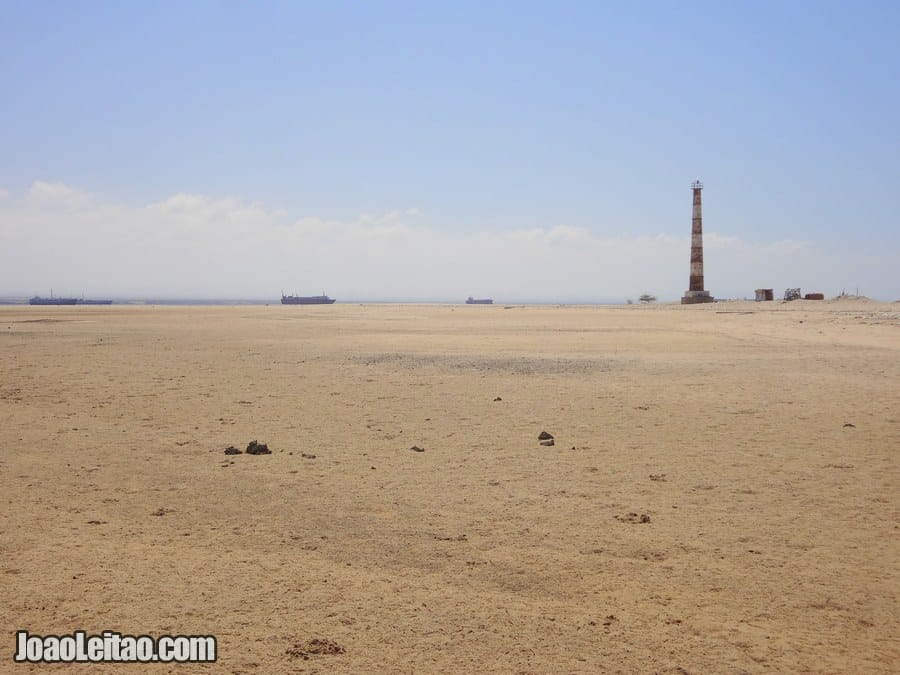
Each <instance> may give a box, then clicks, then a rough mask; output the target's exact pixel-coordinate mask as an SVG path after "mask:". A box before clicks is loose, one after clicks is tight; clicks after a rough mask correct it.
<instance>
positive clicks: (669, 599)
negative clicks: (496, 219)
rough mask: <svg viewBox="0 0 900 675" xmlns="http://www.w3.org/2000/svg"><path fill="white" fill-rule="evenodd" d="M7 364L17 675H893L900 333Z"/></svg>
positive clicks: (242, 317) (299, 327)
mask: <svg viewBox="0 0 900 675" xmlns="http://www.w3.org/2000/svg"><path fill="white" fill-rule="evenodd" d="M0 333H2V335H0V420H2V421H3V432H4V433H3V437H4V449H3V452H2V453H0V484H2V486H3V487H2V496H3V502H4V509H3V514H2V521H0V522H2V525H0V530H2V533H0V542H2V547H0V577H2V584H0V617H2V627H3V634H4V635H5V638H4V639H5V641H6V657H4V658H6V659H7V665H6V666H4V667H3V668H2V670H4V671H5V672H12V671H14V672H31V671H37V670H40V669H41V668H40V667H38V666H35V665H14V664H13V663H12V656H13V654H12V652H13V649H14V644H15V632H16V631H17V630H29V631H31V632H33V633H36V634H41V635H47V634H68V633H72V632H73V631H75V630H78V629H83V630H86V631H88V633H99V632H100V631H102V630H104V629H111V630H116V631H119V632H122V633H133V634H143V633H147V634H151V635H161V634H202V635H207V634H213V635H215V636H217V638H218V654H219V660H218V663H216V664H215V665H206V666H199V665H192V666H184V665H182V666H177V665H162V664H159V665H156V666H153V667H152V668H151V671H152V672H160V673H161V672H173V673H174V672H179V673H185V672H229V673H282V672H284V673H291V672H306V673H312V672H322V673H324V672H346V673H362V672H387V673H427V672H441V673H461V672H473V671H476V670H477V671H484V672H498V673H501V672H502V673H551V672H570V673H594V672H623V673H632V672H658V673H714V672H718V673H768V672H809V673H890V672H897V671H898V669H900V607H898V592H900V566H898V561H900V468H898V449H900V358H898V357H900V304H898V303H878V302H874V301H866V300H834V301H825V302H812V301H797V302H793V303H786V304H785V303H780V302H768V303H753V302H728V303H716V304H714V305H702V306H700V305H697V306H691V307H682V306H680V305H651V306H621V307H572V306H559V307H557V306H519V305H517V306H503V305H493V306H470V307H467V306H462V305H460V306H450V305H375V304H373V305H352V304H336V305H333V306H326V307H305V306H302V307H283V306H281V305H277V306H276V305H273V306H243V307H159V306H115V305H114V306H110V307H79V306H75V307H21V306H20V307H2V308H0ZM542 431H546V432H548V433H549V434H551V435H552V436H553V437H554V445H553V446H545V445H541V444H540V442H539V441H538V435H539V434H540V433H541V432H542ZM254 439H255V440H258V441H259V442H261V443H266V444H268V446H269V448H271V450H272V454H270V455H257V456H252V455H247V454H238V455H233V456H229V455H225V454H224V450H225V448H227V447H228V446H236V447H237V448H239V449H241V450H243V449H244V448H245V447H246V446H247V444H248V442H250V441H251V440H254ZM413 446H416V447H417V448H419V449H421V450H423V451H422V452H419V451H416V450H412V449H411V448H412V447H413ZM317 639H318V640H327V641H330V642H329V643H328V644H333V645H335V646H336V648H335V649H334V651H336V652H339V653H333V654H315V653H309V652H310V651H311V648H310V645H311V642H310V641H312V640H317ZM338 648H339V649H338ZM312 651H314V650H312ZM304 653H305V655H306V658H304ZM59 668H61V669H65V670H66V672H73V673H74V672H101V671H102V672H113V671H114V670H115V669H114V668H111V667H110V666H109V665H104V666H88V665H78V666H64V667H59ZM135 668H136V666H131V667H130V668H122V670H128V671H129V672H134V670H135Z"/></svg>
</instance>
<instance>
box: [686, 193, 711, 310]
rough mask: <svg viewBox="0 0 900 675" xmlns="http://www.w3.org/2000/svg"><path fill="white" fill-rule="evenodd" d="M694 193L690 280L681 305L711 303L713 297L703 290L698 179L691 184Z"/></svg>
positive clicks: (701, 206) (701, 216)
mask: <svg viewBox="0 0 900 675" xmlns="http://www.w3.org/2000/svg"><path fill="white" fill-rule="evenodd" d="M691 190H693V191H694V213H693V219H692V220H691V280H690V285H689V287H688V290H687V292H686V293H685V294H684V296H682V298H681V304H682V305H693V304H697V303H701V302H713V297H712V296H711V295H710V294H709V292H708V291H706V290H704V289H703V201H702V199H701V197H700V193H701V192H702V191H703V183H701V182H700V180H699V179H697V180H695V181H694V182H693V183H691Z"/></svg>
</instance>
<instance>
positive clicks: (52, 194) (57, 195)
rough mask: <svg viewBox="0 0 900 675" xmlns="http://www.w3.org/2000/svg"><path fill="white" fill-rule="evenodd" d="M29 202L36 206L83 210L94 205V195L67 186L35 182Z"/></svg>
mask: <svg viewBox="0 0 900 675" xmlns="http://www.w3.org/2000/svg"><path fill="white" fill-rule="evenodd" d="M28 201H29V202H31V203H32V204H34V205H41V206H53V207H61V208H83V207H86V206H89V205H90V204H92V203H93V195H91V194H90V193H88V192H82V191H81V190H76V189H74V188H71V187H69V186H68V185H65V184H64V183H45V182H43V181H35V182H34V183H32V185H31V189H30V190H29V191H28Z"/></svg>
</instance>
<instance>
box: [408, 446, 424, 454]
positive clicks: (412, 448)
mask: <svg viewBox="0 0 900 675" xmlns="http://www.w3.org/2000/svg"><path fill="white" fill-rule="evenodd" d="M410 450H412V451H413V452H425V448H420V447H419V446H418V445H414V446H412V447H411V448H410Z"/></svg>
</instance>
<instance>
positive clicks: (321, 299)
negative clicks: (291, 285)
mask: <svg viewBox="0 0 900 675" xmlns="http://www.w3.org/2000/svg"><path fill="white" fill-rule="evenodd" d="M281 304H282V305H333V304H334V298H329V297H328V296H327V295H325V294H324V293H322V295H285V294H284V293H282V294H281Z"/></svg>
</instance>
